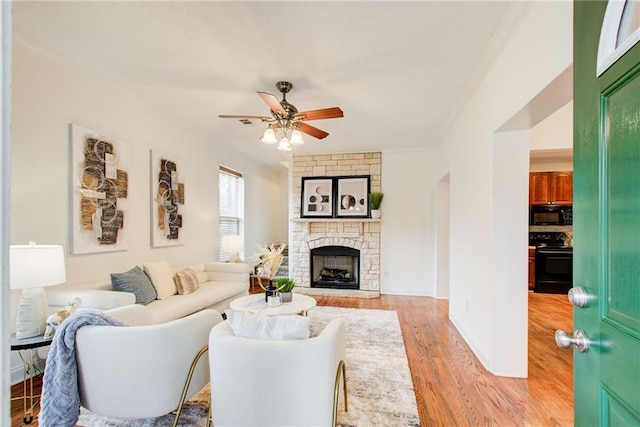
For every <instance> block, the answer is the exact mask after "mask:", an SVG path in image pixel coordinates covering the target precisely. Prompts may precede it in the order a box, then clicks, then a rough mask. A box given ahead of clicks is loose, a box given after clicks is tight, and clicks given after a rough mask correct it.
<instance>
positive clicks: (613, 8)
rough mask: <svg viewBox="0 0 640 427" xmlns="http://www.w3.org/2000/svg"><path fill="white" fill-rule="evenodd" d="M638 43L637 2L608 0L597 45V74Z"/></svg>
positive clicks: (636, 0)
mask: <svg viewBox="0 0 640 427" xmlns="http://www.w3.org/2000/svg"><path fill="white" fill-rule="evenodd" d="M638 41H640V8H638V0H626V1H619V0H610V1H609V2H608V3H607V9H606V11H605V14H604V20H603V22H602V29H601V31H600V42H599V44H598V65H597V74H596V75H598V76H599V75H601V74H602V73H604V72H605V71H607V69H608V68H609V67H611V65H613V64H614V63H615V62H616V61H617V60H618V59H620V57H621V56H622V55H624V54H625V53H626V52H627V51H628V50H629V49H631V48H632V47H633V46H634V45H635V44H636V43H638Z"/></svg>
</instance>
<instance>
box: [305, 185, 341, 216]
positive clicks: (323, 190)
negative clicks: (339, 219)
mask: <svg viewBox="0 0 640 427" xmlns="http://www.w3.org/2000/svg"><path fill="white" fill-rule="evenodd" d="M301 199H302V202H301V208H300V216H301V217H302V218H325V217H329V218H331V217H332V216H333V179H332V178H326V177H303V178H302V195H301Z"/></svg>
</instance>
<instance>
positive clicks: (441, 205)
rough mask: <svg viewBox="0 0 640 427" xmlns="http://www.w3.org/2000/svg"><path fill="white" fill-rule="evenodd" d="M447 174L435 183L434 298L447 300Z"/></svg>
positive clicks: (448, 248)
mask: <svg viewBox="0 0 640 427" xmlns="http://www.w3.org/2000/svg"><path fill="white" fill-rule="evenodd" d="M449 181H450V178H449V174H447V175H446V176H445V177H443V178H442V179H440V180H439V181H438V183H437V195H436V197H437V200H436V291H435V297H436V298H449V251H450V247H449V233H450V230H449V216H450V215H451V213H450V210H449V185H450V184H449Z"/></svg>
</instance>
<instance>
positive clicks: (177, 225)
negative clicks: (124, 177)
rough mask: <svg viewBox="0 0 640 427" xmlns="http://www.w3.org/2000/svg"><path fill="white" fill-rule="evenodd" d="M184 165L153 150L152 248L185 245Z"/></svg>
mask: <svg viewBox="0 0 640 427" xmlns="http://www.w3.org/2000/svg"><path fill="white" fill-rule="evenodd" d="M182 176H183V170H182V169H181V162H180V161H179V160H178V159H176V158H175V157H173V156H168V155H166V154H163V153H160V152H158V151H157V150H151V246H153V247H163V246H176V245H181V244H182V239H181V238H180V229H181V228H182V212H181V211H180V206H181V205H184V203H185V186H184V182H183V179H182Z"/></svg>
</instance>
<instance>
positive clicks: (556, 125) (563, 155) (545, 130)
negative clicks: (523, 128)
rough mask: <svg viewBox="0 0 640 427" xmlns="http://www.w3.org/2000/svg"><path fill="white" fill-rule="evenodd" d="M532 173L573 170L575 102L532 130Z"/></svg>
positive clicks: (530, 168) (530, 164) (530, 165)
mask: <svg viewBox="0 0 640 427" xmlns="http://www.w3.org/2000/svg"><path fill="white" fill-rule="evenodd" d="M530 149H531V151H532V153H531V160H530V163H529V170H530V172H547V171H571V170H573V155H572V154H573V101H571V102H569V103H568V104H566V105H565V106H564V107H562V108H560V109H559V110H558V111H556V112H555V113H553V114H552V115H550V116H549V117H547V118H546V119H545V120H543V121H541V122H540V123H538V124H537V125H536V126H534V127H533V128H531V140H530Z"/></svg>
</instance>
